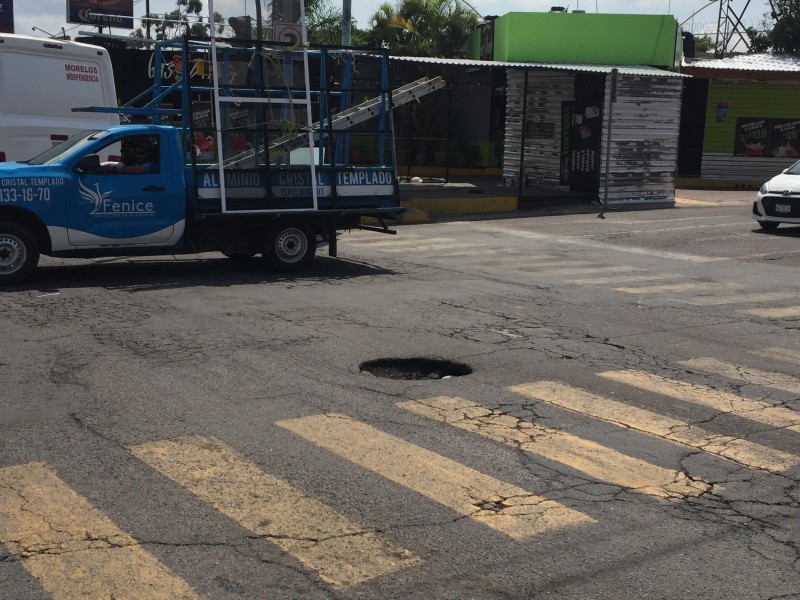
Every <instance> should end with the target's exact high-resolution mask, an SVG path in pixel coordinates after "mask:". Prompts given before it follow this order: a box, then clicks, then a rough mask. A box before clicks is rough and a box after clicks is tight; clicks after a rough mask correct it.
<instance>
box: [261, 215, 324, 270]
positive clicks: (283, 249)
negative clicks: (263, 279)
mask: <svg viewBox="0 0 800 600" xmlns="http://www.w3.org/2000/svg"><path fill="white" fill-rule="evenodd" d="M316 251H317V244H316V236H314V234H313V232H312V231H311V229H310V227H309V226H308V225H306V224H305V223H303V222H302V221H299V220H294V219H291V220H286V221H283V220H279V221H278V222H276V223H275V224H274V225H273V226H272V227H271V228H270V229H269V231H268V233H267V239H266V243H265V244H264V249H263V251H262V256H263V257H264V259H265V260H266V261H267V263H269V265H270V267H272V268H273V269H275V270H277V271H284V272H289V271H302V270H304V269H307V268H308V267H310V266H311V263H312V262H313V260H314V255H315V254H316Z"/></svg>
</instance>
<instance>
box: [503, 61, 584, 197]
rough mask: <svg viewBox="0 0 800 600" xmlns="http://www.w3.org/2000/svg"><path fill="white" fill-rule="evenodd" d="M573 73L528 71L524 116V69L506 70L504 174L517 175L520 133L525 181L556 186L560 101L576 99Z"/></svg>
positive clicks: (559, 142) (512, 177)
mask: <svg viewBox="0 0 800 600" xmlns="http://www.w3.org/2000/svg"><path fill="white" fill-rule="evenodd" d="M574 82H575V75H574V74H572V73H547V72H530V73H529V74H528V97H527V111H526V114H525V120H526V122H527V125H526V127H525V128H524V129H523V127H522V114H523V110H522V103H523V98H524V95H525V89H524V87H525V73H524V71H520V70H509V71H508V72H507V86H506V130H505V140H504V147H503V176H504V177H506V178H507V179H510V180H517V178H518V177H519V163H520V142H521V133H522V131H523V130H524V131H526V132H527V135H526V138H525V178H526V181H525V185H526V186H527V185H531V184H536V185H550V186H559V178H560V172H561V103H562V102H569V101H572V100H574V99H575V92H574V87H575V85H574ZM560 187H562V188H565V189H568V188H567V187H566V186H560Z"/></svg>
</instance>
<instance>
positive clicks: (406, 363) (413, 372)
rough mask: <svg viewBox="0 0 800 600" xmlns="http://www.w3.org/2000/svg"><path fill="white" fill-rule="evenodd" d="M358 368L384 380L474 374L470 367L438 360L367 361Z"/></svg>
mask: <svg viewBox="0 0 800 600" xmlns="http://www.w3.org/2000/svg"><path fill="white" fill-rule="evenodd" d="M358 368H359V369H360V370H361V372H362V373H369V374H371V375H374V376H375V377H383V378H384V379H449V378H450V377H462V376H463V375H469V374H470V373H472V367H470V366H469V365H466V364H464V363H459V362H454V361H452V360H440V359H436V358H378V359H376V360H368V361H365V362H363V363H361V364H360V365H358Z"/></svg>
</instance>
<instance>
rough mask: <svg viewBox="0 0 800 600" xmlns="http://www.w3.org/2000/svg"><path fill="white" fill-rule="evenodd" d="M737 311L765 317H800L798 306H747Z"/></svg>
mask: <svg viewBox="0 0 800 600" xmlns="http://www.w3.org/2000/svg"><path fill="white" fill-rule="evenodd" d="M739 312H742V313H745V314H747V315H753V316H755V317H764V318H765V319H788V318H791V317H800V306H783V307H776V308H748V309H746V310H740V311H739Z"/></svg>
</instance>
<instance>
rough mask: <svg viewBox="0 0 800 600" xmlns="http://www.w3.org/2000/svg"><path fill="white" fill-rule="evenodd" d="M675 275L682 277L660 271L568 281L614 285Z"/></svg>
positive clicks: (656, 279)
mask: <svg viewBox="0 0 800 600" xmlns="http://www.w3.org/2000/svg"><path fill="white" fill-rule="evenodd" d="M676 277H683V275H679V274H677V273H661V274H655V273H653V274H650V275H619V276H614V275H612V276H610V277H592V278H586V279H570V280H568V283H575V284H578V285H614V284H619V283H636V282H640V281H662V280H664V279H674V278H676Z"/></svg>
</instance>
